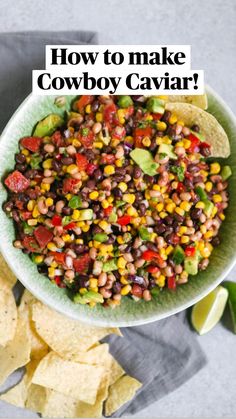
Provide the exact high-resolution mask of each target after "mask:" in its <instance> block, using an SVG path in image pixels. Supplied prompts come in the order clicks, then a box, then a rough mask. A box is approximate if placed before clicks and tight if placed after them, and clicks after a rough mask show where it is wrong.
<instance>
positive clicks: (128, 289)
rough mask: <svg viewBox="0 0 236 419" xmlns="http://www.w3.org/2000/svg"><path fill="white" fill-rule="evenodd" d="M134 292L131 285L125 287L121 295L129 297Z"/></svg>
mask: <svg viewBox="0 0 236 419" xmlns="http://www.w3.org/2000/svg"><path fill="white" fill-rule="evenodd" d="M131 290H132V287H131V286H130V285H125V286H124V287H123V288H121V292H120V293H121V295H127V294H129V293H130V291H131Z"/></svg>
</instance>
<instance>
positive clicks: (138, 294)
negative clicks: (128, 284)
mask: <svg viewBox="0 0 236 419" xmlns="http://www.w3.org/2000/svg"><path fill="white" fill-rule="evenodd" d="M131 292H132V294H133V295H135V297H138V298H142V296H143V290H142V288H141V287H140V285H138V284H134V285H133V286H132V290H131Z"/></svg>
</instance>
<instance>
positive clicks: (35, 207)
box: [32, 205, 40, 218]
mask: <svg viewBox="0 0 236 419" xmlns="http://www.w3.org/2000/svg"><path fill="white" fill-rule="evenodd" d="M32 215H33V217H34V218H37V217H38V216H39V215H40V212H39V210H38V205H35V206H34V209H33V213H32Z"/></svg>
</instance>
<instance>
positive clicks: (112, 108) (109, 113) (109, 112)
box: [103, 103, 117, 123]
mask: <svg viewBox="0 0 236 419" xmlns="http://www.w3.org/2000/svg"><path fill="white" fill-rule="evenodd" d="M116 111H117V107H116V105H115V103H109V104H108V105H106V106H105V107H104V110H103V117H104V121H105V122H110V123H112V122H113V121H114V116H115V113H116Z"/></svg>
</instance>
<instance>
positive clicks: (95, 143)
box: [93, 141, 104, 150]
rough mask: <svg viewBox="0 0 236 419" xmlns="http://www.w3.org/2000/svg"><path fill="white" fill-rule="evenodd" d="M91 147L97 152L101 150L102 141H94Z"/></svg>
mask: <svg viewBox="0 0 236 419" xmlns="http://www.w3.org/2000/svg"><path fill="white" fill-rule="evenodd" d="M93 145H94V147H95V148H98V149H99V150H101V148H102V147H103V146H104V144H103V143H102V141H94V143H93Z"/></svg>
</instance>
